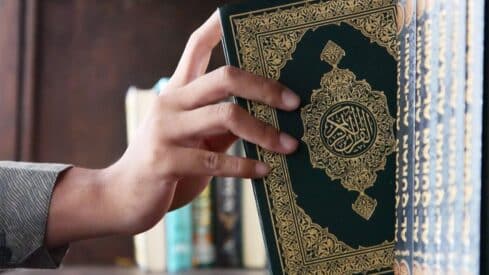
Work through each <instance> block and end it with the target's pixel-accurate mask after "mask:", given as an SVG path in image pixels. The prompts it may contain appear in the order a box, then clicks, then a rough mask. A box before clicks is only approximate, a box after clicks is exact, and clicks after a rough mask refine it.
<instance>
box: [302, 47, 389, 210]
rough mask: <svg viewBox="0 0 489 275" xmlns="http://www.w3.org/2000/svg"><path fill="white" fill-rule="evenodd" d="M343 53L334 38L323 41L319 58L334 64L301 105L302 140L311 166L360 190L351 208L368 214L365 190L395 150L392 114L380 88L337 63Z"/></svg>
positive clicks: (370, 207) (373, 203) (369, 204)
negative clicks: (373, 87)
mask: <svg viewBox="0 0 489 275" xmlns="http://www.w3.org/2000/svg"><path fill="white" fill-rule="evenodd" d="M343 56H345V51H344V50H343V49H342V48H341V47H340V46H338V45H337V44H336V43H335V42H333V41H331V40H330V41H328V42H327V43H326V46H325V47H324V50H323V52H322V54H321V59H322V60H324V61H326V62H328V63H329V64H330V65H331V66H332V67H333V69H332V70H331V71H330V72H328V73H326V74H324V76H323V77H322V79H321V88H320V89H317V90H314V91H313V92H312V95H311V104H309V105H307V106H305V107H304V108H303V109H302V112H301V117H302V121H303V123H304V137H303V138H302V140H303V141H304V142H305V143H306V145H307V147H308V149H309V155H310V159H311V163H312V165H313V167H314V168H320V169H324V170H325V172H326V174H327V175H328V176H329V177H330V178H331V179H332V180H337V179H339V180H341V184H342V185H343V187H345V188H346V189H348V190H350V191H356V192H358V193H359V196H358V198H357V200H356V201H355V202H354V203H353V205H352V208H353V210H354V211H355V212H356V213H357V214H359V215H360V216H361V217H363V218H364V219H366V220H369V219H370V217H371V216H372V214H373V213H374V211H375V207H376V206H377V201H376V200H375V199H373V198H371V197H369V196H368V195H366V194H365V193H364V192H365V190H366V189H367V188H369V187H371V186H373V185H374V182H375V180H376V179H377V175H376V172H377V171H379V170H381V169H384V167H385V164H386V161H387V156H388V155H390V154H392V153H393V152H394V149H395V138H394V130H393V127H394V122H395V119H394V118H392V117H391V116H390V114H389V109H388V107H387V98H386V97H385V95H384V93H383V92H379V91H372V88H371V87H370V85H369V84H368V83H367V82H366V81H365V80H363V81H357V79H356V76H355V75H354V74H353V73H352V72H351V71H349V70H347V69H339V68H338V64H339V63H340V61H341V58H342V57H343Z"/></svg>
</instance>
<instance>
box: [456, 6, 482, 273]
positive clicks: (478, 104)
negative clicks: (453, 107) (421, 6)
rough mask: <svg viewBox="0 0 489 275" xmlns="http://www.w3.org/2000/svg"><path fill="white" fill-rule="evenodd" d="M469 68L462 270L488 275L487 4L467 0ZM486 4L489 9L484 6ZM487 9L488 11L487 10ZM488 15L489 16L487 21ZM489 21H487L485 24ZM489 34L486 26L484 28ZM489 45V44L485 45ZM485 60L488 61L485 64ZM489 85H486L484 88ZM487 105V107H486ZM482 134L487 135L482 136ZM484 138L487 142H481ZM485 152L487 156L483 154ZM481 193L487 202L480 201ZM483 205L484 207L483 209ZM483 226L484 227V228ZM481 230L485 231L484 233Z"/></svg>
mask: <svg viewBox="0 0 489 275" xmlns="http://www.w3.org/2000/svg"><path fill="white" fill-rule="evenodd" d="M466 2H467V36H466V39H467V48H466V52H467V58H466V63H465V65H466V66H467V68H466V69H467V74H466V84H465V85H466V87H465V90H466V93H465V124H466V127H465V142H464V145H465V160H464V164H465V165H464V191H463V196H464V209H463V210H464V212H463V227H462V234H461V239H462V249H461V251H460V252H459V253H460V255H461V271H462V272H463V274H487V271H488V270H487V269H486V268H487V265H488V260H489V259H488V258H487V249H486V250H482V251H481V250H479V248H480V247H481V246H482V247H485V246H487V241H486V243H484V240H487V239H486V238H487V234H486V233H487V222H488V221H489V220H488V219H486V218H485V216H483V219H482V220H481V210H482V215H487V208H486V207H487V193H481V190H482V189H481V188H482V187H484V189H485V190H487V189H486V188H487V184H488V177H487V168H488V164H487V160H488V159H487V157H488V155H487V145H488V142H489V141H488V139H487V138H486V137H487V127H488V125H489V124H488V123H487V122H488V120H487V118H488V117H487V115H488V110H487V109H483V107H484V108H487V106H488V105H487V104H488V103H489V97H488V94H487V93H488V91H489V90H487V89H484V87H486V88H487V77H485V76H487V67H485V69H484V64H487V52H484V50H487V49H488V48H486V49H484V43H487V41H488V40H487V37H486V40H485V42H484V31H483V30H484V21H485V20H484V10H486V11H487V10H488V9H487V3H485V2H486V1H482V0H467V1H466ZM485 5H486V6H485ZM484 6H485V9H484ZM488 15H489V13H486V15H485V16H486V18H487V16H488ZM485 22H487V19H486V21H485ZM485 28H486V32H487V25H486V26H485ZM486 45H487V44H486ZM485 59H486V61H485ZM485 84H486V86H484V85H485ZM483 103H484V105H483ZM484 115H485V116H484ZM483 133H485V134H486V135H485V136H483ZM483 137H484V139H482V138H483ZM483 149H485V151H484V153H485V154H484V155H483V154H482V152H483ZM481 194H483V196H484V199H486V200H484V199H482V200H481ZM481 203H482V207H481ZM481 225H482V227H481ZM481 229H482V230H481Z"/></svg>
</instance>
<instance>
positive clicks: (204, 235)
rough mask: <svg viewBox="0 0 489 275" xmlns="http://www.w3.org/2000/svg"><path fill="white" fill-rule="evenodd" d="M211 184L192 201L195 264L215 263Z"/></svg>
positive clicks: (204, 265) (202, 265) (207, 265)
mask: <svg viewBox="0 0 489 275" xmlns="http://www.w3.org/2000/svg"><path fill="white" fill-rule="evenodd" d="M210 189H211V186H210V185H209V186H207V187H206V188H205V189H204V191H202V193H201V194H200V195H199V196H198V197H197V198H196V199H195V200H194V201H193V202H192V226H193V255H192V258H193V266H194V267H209V266H212V265H213V264H214V259H215V249H214V235H213V234H212V231H213V228H212V205H211V191H210Z"/></svg>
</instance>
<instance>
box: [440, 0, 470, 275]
mask: <svg viewBox="0 0 489 275" xmlns="http://www.w3.org/2000/svg"><path fill="white" fill-rule="evenodd" d="M449 2H451V5H450V7H449V11H450V13H449V19H450V21H449V22H447V24H448V25H450V26H451V28H450V29H448V33H449V41H450V43H449V44H448V48H449V50H448V54H449V55H450V56H451V58H450V60H449V65H448V70H449V72H450V74H449V75H446V76H445V77H447V78H449V79H450V80H451V81H450V86H449V87H447V88H448V102H447V111H446V115H447V116H448V117H449V118H448V127H447V128H446V132H447V133H448V134H447V136H448V141H447V144H448V146H447V148H448V159H447V161H448V168H447V170H448V173H447V174H448V178H447V180H446V181H445V182H444V184H445V186H444V194H445V200H444V201H445V205H446V207H444V209H445V213H444V215H443V223H442V235H443V238H442V244H443V245H442V250H443V252H442V253H443V257H442V258H443V259H444V262H443V263H442V273H443V274H459V272H457V268H458V267H460V263H461V261H460V256H459V253H460V251H461V248H462V243H461V238H460V237H459V236H461V234H462V223H460V221H461V220H463V201H464V200H463V190H464V174H463V173H464V170H463V169H460V168H461V167H462V162H461V160H463V159H464V147H465V146H464V132H465V108H464V105H465V76H466V69H465V68H466V64H465V60H466V22H467V18H466V17H467V13H466V10H467V7H466V3H467V1H465V0H464V1H460V0H451V1H449ZM445 214H446V215H445Z"/></svg>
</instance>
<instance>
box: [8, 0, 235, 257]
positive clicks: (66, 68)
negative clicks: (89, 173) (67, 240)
mask: <svg viewBox="0 0 489 275" xmlns="http://www.w3.org/2000/svg"><path fill="white" fill-rule="evenodd" d="M225 2H230V1H217V0H206V1H200V0H185V1H177V0H104V1H97V0H70V1H67V0H41V1H37V0H0V159H4V160H22V161H36V162H37V161H39V162H62V163H73V164H76V165H81V166H85V167H90V168H102V167H105V166H107V165H109V164H110V163H112V162H113V161H115V160H116V159H117V158H118V157H119V156H120V155H121V154H122V153H123V151H124V149H125V147H126V143H127V141H126V121H125V112H124V98H125V95H126V91H127V90H128V88H129V86H131V85H134V86H137V87H141V88H149V87H151V86H153V85H154V83H155V82H156V81H157V80H158V79H159V78H160V77H162V76H170V75H171V74H172V72H173V70H174V68H175V66H176V64H177V62H178V60H179V56H180V54H181V53H182V50H183V48H184V46H185V43H186V40H187V38H188V37H189V35H190V34H191V33H192V31H193V30H194V29H196V28H197V27H198V26H199V25H200V24H201V23H203V22H204V21H205V19H206V18H207V17H208V16H209V15H210V14H211V13H212V12H213V11H214V10H215V9H216V8H217V7H218V6H219V5H222V4H224V3H225ZM223 64H224V58H223V54H222V50H221V49H220V47H218V48H217V49H216V51H215V54H214V57H213V59H212V61H211V68H216V67H218V66H220V65H223ZM133 251H134V249H133V242H132V238H131V237H112V238H104V239H97V240H90V241H82V242H78V243H74V244H72V246H71V250H70V252H69V254H68V255H67V257H66V259H65V261H64V264H65V265H109V266H111V265H123V266H125V265H131V264H132V263H133V262H134V252H133Z"/></svg>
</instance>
